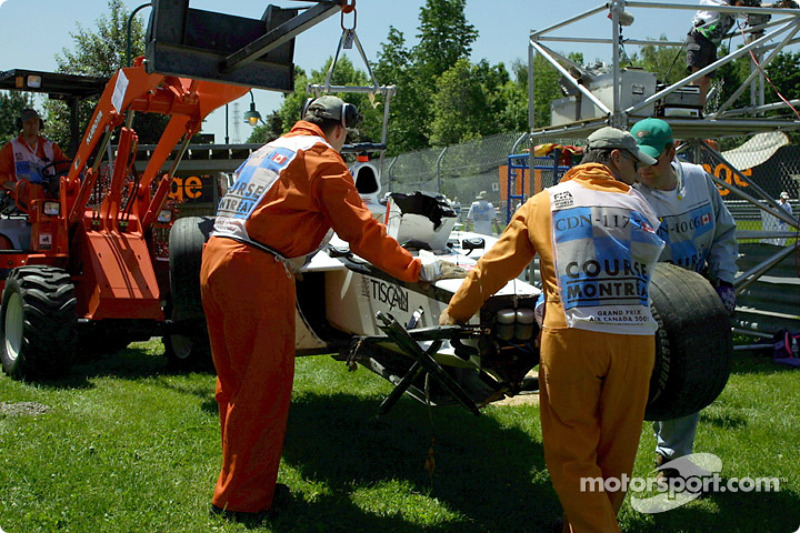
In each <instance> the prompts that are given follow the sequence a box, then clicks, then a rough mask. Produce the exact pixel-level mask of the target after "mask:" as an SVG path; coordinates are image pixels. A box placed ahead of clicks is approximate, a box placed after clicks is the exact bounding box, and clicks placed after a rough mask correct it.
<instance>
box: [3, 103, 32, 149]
mask: <svg viewBox="0 0 800 533" xmlns="http://www.w3.org/2000/svg"><path fill="white" fill-rule="evenodd" d="M33 106H34V105H33V95H32V94H31V93H27V92H21V91H0V144H3V143H6V142H8V141H10V140H11V139H14V138H15V137H17V136H18V135H19V128H18V127H17V119H19V117H20V115H21V114H22V110H23V109H26V108H33Z"/></svg>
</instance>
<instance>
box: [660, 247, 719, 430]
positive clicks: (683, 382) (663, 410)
mask: <svg viewBox="0 0 800 533" xmlns="http://www.w3.org/2000/svg"><path fill="white" fill-rule="evenodd" d="M650 298H651V308H652V311H653V317H654V318H655V319H656V321H657V322H658V326H659V329H658V331H657V332H656V360H655V366H654V368H653V374H652V377H651V380H650V397H649V400H648V403H647V410H646V412H645V419H646V420H671V419H674V418H679V417H682V416H686V415H689V414H692V413H696V412H698V411H700V410H701V409H702V408H704V407H706V406H707V405H709V404H710V403H711V402H713V401H714V400H715V399H716V398H717V397H718V396H719V395H720V393H721V392H722V390H723V389H724V388H725V384H726V383H727V382H728V377H729V375H730V372H731V364H732V356H733V337H732V333H731V324H730V317H729V316H728V312H727V311H726V310H725V307H724V306H723V305H722V302H721V301H720V299H719V296H718V295H717V292H716V291H715V290H714V288H713V287H712V286H711V284H710V283H709V282H708V281H707V280H706V279H705V278H703V277H702V276H701V275H700V274H697V273H696V272H691V271H688V270H685V269H682V268H680V267H678V266H676V265H673V264H669V263H658V264H657V265H656V267H655V270H654V271H653V276H652V279H651V281H650Z"/></svg>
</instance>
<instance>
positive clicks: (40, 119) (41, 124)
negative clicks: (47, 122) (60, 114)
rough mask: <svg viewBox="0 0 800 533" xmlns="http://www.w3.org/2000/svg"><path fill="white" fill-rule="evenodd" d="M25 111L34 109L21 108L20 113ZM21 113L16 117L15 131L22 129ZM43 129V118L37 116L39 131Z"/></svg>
mask: <svg viewBox="0 0 800 533" xmlns="http://www.w3.org/2000/svg"><path fill="white" fill-rule="evenodd" d="M25 111H35V110H33V109H23V110H22V113H24V112H25ZM22 113H20V116H18V117H17V122H16V125H17V131H22ZM36 115H37V116H38V115H39V113H36ZM43 129H44V120H42V117H39V131H41V130H43Z"/></svg>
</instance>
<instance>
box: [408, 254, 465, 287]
mask: <svg viewBox="0 0 800 533" xmlns="http://www.w3.org/2000/svg"><path fill="white" fill-rule="evenodd" d="M467 274H468V272H467V271H466V270H464V269H463V268H461V267H460V266H458V265H456V264H455V263H451V262H449V261H440V260H438V259H437V260H436V261H432V262H430V263H423V264H422V269H421V270H420V271H419V280H420V281H422V282H425V283H433V282H434V281H438V280H440V279H463V278H466V277H467Z"/></svg>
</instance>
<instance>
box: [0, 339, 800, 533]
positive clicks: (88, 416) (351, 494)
mask: <svg viewBox="0 0 800 533" xmlns="http://www.w3.org/2000/svg"><path fill="white" fill-rule="evenodd" d="M161 351H162V348H161V344H160V342H158V341H150V342H148V343H137V344H133V345H131V346H130V347H129V348H128V349H126V350H123V351H121V352H118V353H116V354H113V355H106V356H104V357H102V358H100V359H98V360H95V361H91V362H89V363H85V364H82V365H79V366H76V367H75V368H74V369H73V372H72V373H71V374H70V375H69V376H68V377H66V378H65V379H63V380H60V381H57V382H52V383H45V384H35V385H34V384H25V383H19V382H15V381H12V380H11V379H9V378H8V377H7V376H2V377H0V529H2V530H4V531H6V532H7V533H23V532H24V533H30V532H55V531H65V532H87V533H94V532H201V531H220V532H234V531H250V530H256V531H275V532H331V531H341V532H415V531H430V532H459V533H462V532H498V533H499V532H502V533H509V532H517V531H520V532H521V531H533V532H535V531H549V529H548V528H549V526H550V524H551V523H552V522H553V519H554V518H556V516H558V515H559V513H560V506H559V504H558V501H557V499H556V496H555V493H554V491H553V489H552V487H551V485H550V480H549V477H548V474H547V471H546V469H545V467H544V461H543V457H542V445H541V430H540V427H539V413H538V408H537V407H536V406H535V405H519V406H490V407H488V408H487V409H486V410H485V411H484V415H483V416H481V417H474V416H472V415H470V414H468V413H467V412H466V411H464V410H461V409H457V408H437V409H428V408H427V407H425V406H424V405H421V404H419V403H416V402H414V401H413V400H410V399H403V400H401V401H400V403H399V404H398V405H397V407H395V409H394V410H392V411H391V412H390V413H389V414H388V415H387V416H385V417H383V418H381V419H376V418H375V416H374V415H375V413H376V411H377V407H378V404H379V402H380V400H381V398H382V397H383V396H384V395H386V394H387V393H388V391H389V390H390V386H389V385H388V384H387V383H385V382H384V381H382V380H381V379H380V378H378V377H377V376H374V375H373V374H371V373H369V372H368V371H366V370H364V369H359V370H358V371H357V372H354V373H348V372H347V371H346V368H345V366H344V364H343V363H339V362H336V361H333V360H332V359H330V358H328V357H313V358H303V359H299V360H298V365H297V375H296V381H295V392H294V397H293V405H292V409H291V412H290V421H289V429H288V435H287V439H286V445H285V450H284V458H283V463H282V465H281V471H280V478H279V480H280V481H282V482H284V483H286V484H288V485H289V486H290V488H291V489H292V491H293V500H292V502H291V504H290V506H289V508H288V509H287V511H286V512H285V513H284V514H282V515H281V516H280V517H279V518H278V519H276V520H275V521H273V522H272V523H271V524H269V525H264V526H261V527H258V528H253V529H248V528H247V527H245V526H244V525H241V524H231V523H228V522H226V521H223V520H220V519H218V518H211V517H209V515H208V501H209V498H210V495H211V491H212V488H213V483H214V480H215V478H216V475H217V473H218V468H219V436H218V422H217V413H216V404H215V402H214V400H213V390H214V379H215V378H214V376H213V375H211V374H197V373H195V374H185V375H174V374H170V373H168V372H167V371H166V366H165V361H164V358H163V357H162V356H161ZM735 359H736V360H735V369H734V373H733V375H732V376H731V380H730V382H729V384H728V386H727V388H726V390H725V391H724V392H723V394H722V396H721V397H720V398H719V399H718V400H717V401H716V402H715V403H714V404H713V405H712V406H710V407H708V408H707V409H705V410H704V411H703V413H702V416H701V423H700V429H699V431H698V436H697V441H696V451H703V452H710V453H713V454H716V455H718V456H719V457H720V458H721V459H722V462H723V471H722V475H723V477H725V478H733V477H739V478H743V477H749V478H758V477H777V478H779V480H780V491H779V492H771V493H744V492H739V493H730V492H728V493H716V494H712V495H710V496H708V497H706V498H703V499H701V500H697V501H694V502H691V503H689V504H688V505H686V506H684V507H681V508H679V509H676V510H673V511H669V512H665V513H661V514H655V515H646V514H640V513H638V512H637V511H635V510H634V509H633V508H631V506H630V505H629V504H628V503H627V502H626V504H625V505H624V506H623V509H622V512H621V515H620V521H621V524H622V526H623V529H624V530H625V531H630V532H633V531H636V532H638V531H643V532H662V531H698V532H701V531H703V532H705V531H743V532H749V531H763V532H776V533H789V532H793V531H796V530H797V529H798V526H800V479H799V478H800V441H799V440H798V428H799V427H800V409H798V400H797V399H798V398H800V370H791V369H789V368H784V367H781V366H778V365H775V364H773V363H771V362H770V361H769V359H768V358H767V357H766V356H765V355H759V354H755V353H744V352H737V354H736V356H735ZM21 402H30V403H21ZM45 408H46V412H40V411H42V410H44V409H45ZM432 439H435V445H434V454H435V460H436V469H435V471H434V472H433V475H432V476H430V475H429V473H428V471H426V469H425V468H424V463H425V460H426V458H427V457H428V452H429V447H430V445H431V441H432ZM653 446H654V439H653V437H652V434H651V431H650V430H649V427H646V428H645V429H643V432H642V444H641V447H640V453H639V456H638V458H637V463H636V468H635V475H641V476H645V475H647V474H648V473H649V472H650V470H651V464H652V460H653V453H652V451H651V450H652V448H653Z"/></svg>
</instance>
